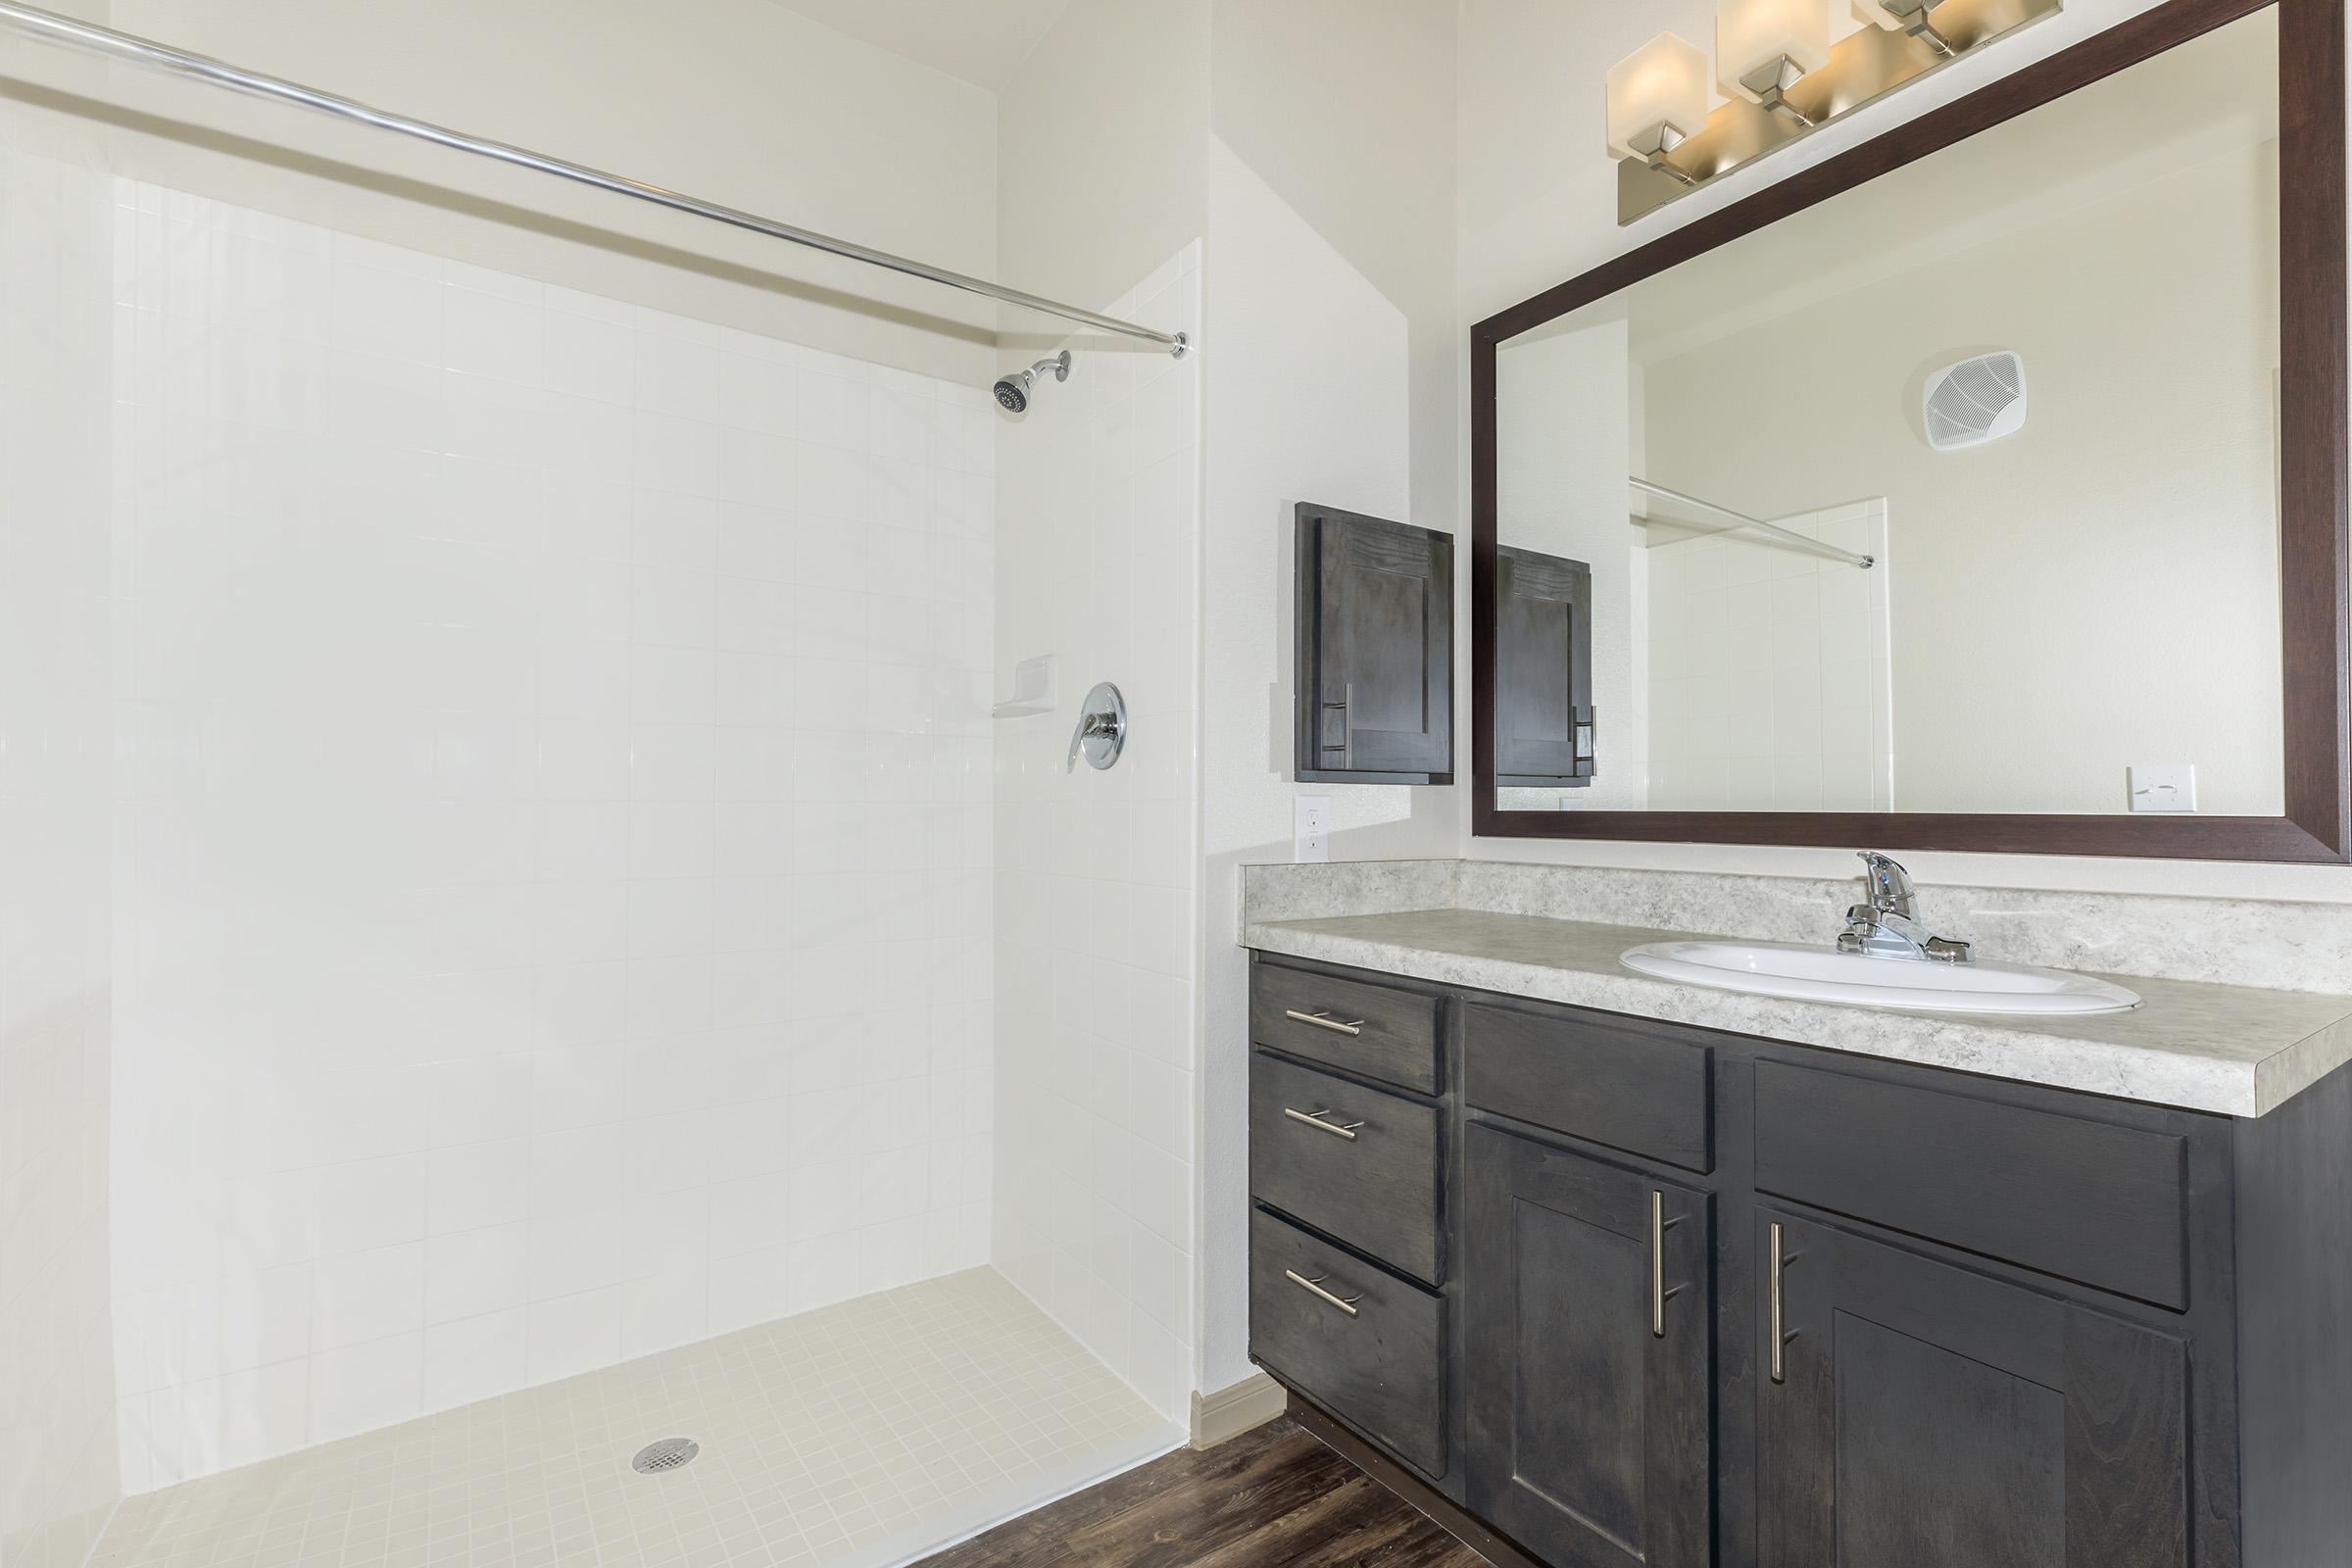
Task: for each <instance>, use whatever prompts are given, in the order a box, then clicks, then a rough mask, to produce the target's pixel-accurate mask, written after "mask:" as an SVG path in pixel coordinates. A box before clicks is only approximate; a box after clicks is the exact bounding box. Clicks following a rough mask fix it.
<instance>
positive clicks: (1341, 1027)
mask: <svg viewBox="0 0 2352 1568" xmlns="http://www.w3.org/2000/svg"><path fill="white" fill-rule="evenodd" d="M1282 1015H1283V1016H1284V1017H1285V1018H1295V1019H1297V1020H1298V1021H1299V1022H1300V1023H1311V1024H1313V1025H1314V1026H1315V1027H1316V1028H1318V1029H1328V1030H1330V1031H1331V1032H1332V1033H1333V1034H1335V1035H1360V1034H1362V1033H1363V1032H1364V1020H1363V1019H1361V1018H1354V1019H1350V1020H1348V1021H1346V1022H1342V1021H1341V1020H1340V1019H1338V1018H1335V1017H1333V1016H1332V1015H1331V1009H1330V1008H1329V1007H1323V1008H1319V1009H1317V1010H1316V1011H1314V1012H1300V1011H1299V1009H1298V1008H1297V1007H1285V1008H1283V1009H1282Z"/></svg>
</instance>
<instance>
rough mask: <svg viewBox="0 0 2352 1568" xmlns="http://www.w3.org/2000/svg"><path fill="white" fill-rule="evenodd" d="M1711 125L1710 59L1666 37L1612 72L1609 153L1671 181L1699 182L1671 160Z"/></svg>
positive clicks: (1669, 35) (1683, 40) (1664, 34)
mask: <svg viewBox="0 0 2352 1568" xmlns="http://www.w3.org/2000/svg"><path fill="white" fill-rule="evenodd" d="M1706 123H1707V53H1706V51H1705V50H1703V49H1701V48H1699V47H1698V45H1696V44H1694V43H1691V41H1690V40H1688V39H1686V38H1681V37H1677V36H1676V35H1675V34H1673V33H1671V32H1661V33H1659V34H1658V35H1657V36H1656V37H1655V38H1652V39H1650V40H1649V42H1647V43H1645V44H1643V45H1642V47H1641V48H1639V49H1637V50H1635V51H1634V52H1633V53H1632V54H1630V55H1627V56H1626V57H1625V58H1624V59H1623V60H1620V61H1618V62H1617V64H1616V65H1615V66H1614V67H1613V68H1611V70H1610V72H1609V150H1610V151H1611V152H1613V153H1615V154H1616V155H1617V156H1618V157H1620V158H1623V159H1626V160H1629V161H1638V162H1639V164H1640V166H1641V167H1642V168H1643V169H1645V170H1647V171H1649V172H1653V173H1655V174H1659V175H1662V176H1664V177H1665V178H1667V179H1669V180H1674V181H1679V182H1680V183H1682V184H1685V185H1694V184H1696V183H1697V180H1696V179H1695V178H1694V177H1693V176H1692V175H1691V174H1690V173H1688V172H1685V171H1684V170H1682V169H1681V168H1679V167H1678V166H1677V165H1676V164H1675V163H1674V162H1673V161H1672V160H1671V159H1670V158H1669V157H1668V155H1669V154H1670V153H1672V152H1673V151H1674V150H1675V149H1676V148H1677V147H1680V146H1681V145H1682V144H1683V143H1684V142H1685V141H1687V140H1689V139H1690V138H1691V137H1692V136H1694V135H1696V134H1698V132H1699V131H1700V130H1702V129H1704V128H1705V126H1706Z"/></svg>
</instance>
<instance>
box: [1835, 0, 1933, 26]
mask: <svg viewBox="0 0 2352 1568" xmlns="http://www.w3.org/2000/svg"><path fill="white" fill-rule="evenodd" d="M1935 9H1936V0H1854V15H1855V16H1857V17H1860V18H1861V19H1862V20H1863V21H1864V22H1875V23H1877V24H1878V25H1880V26H1882V27H1885V28H1886V29H1887V31H1888V32H1901V31H1904V30H1906V29H1908V28H1909V27H1911V26H1912V25H1914V24H1916V23H1918V22H1919V21H1920V20H1921V19H1922V18H1924V17H1925V16H1926V15H1927V14H1928V13H1929V12H1931V11H1933V10H1935Z"/></svg>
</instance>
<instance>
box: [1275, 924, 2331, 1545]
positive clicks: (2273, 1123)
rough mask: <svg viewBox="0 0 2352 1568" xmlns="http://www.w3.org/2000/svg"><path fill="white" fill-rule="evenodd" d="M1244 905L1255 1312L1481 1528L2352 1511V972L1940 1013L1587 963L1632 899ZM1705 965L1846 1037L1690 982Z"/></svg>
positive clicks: (1781, 1540)
mask: <svg viewBox="0 0 2352 1568" xmlns="http://www.w3.org/2000/svg"><path fill="white" fill-rule="evenodd" d="M1656 934H1657V933H1655V932H1651V931H1646V930H1642V929H1636V928H1629V927H1614V926H1608V925H1600V924H1593V923H1588V922H1577V921H1564V920H1552V919H1544V918H1538V917H1531V916H1524V915H1515V914H1506V913H1496V912H1490V911H1481V910H1469V909H1435V910H1426V911H1414V912H1398V913H1389V914H1373V915H1364V916H1356V917H1352V918H1349V917H1341V918H1332V919H1316V920H1304V921H1278V922H1265V923H1257V924H1252V925H1251V926H1250V941H1251V943H1252V944H1253V945H1254V946H1255V947H1256V948H1257V949H1258V950H1259V951H1257V952H1255V953H1254V954H1253V956H1252V962H1251V966H1250V1043H1251V1054H1250V1193H1251V1212H1250V1345H1251V1354H1252V1355H1253V1357H1254V1358H1255V1359H1256V1360H1257V1361H1258V1362H1259V1363H1260V1364H1261V1365H1262V1366H1263V1367H1265V1369H1266V1370H1267V1371H1268V1372H1270V1373H1271V1374H1272V1375H1273V1376H1274V1377H1275V1378H1276V1379H1277V1380H1279V1381H1280V1382H1282V1383H1283V1384H1285V1385H1286V1386H1287V1387H1288V1388H1289V1389H1290V1390H1291V1391H1292V1392H1293V1394H1294V1395H1295V1396H1296V1397H1297V1398H1298V1399H1299V1400H1300V1401H1303V1402H1304V1403H1305V1404H1307V1405H1309V1406H1311V1407H1312V1410H1311V1411H1310V1413H1309V1419H1310V1420H1313V1419H1315V1415H1314V1412H1321V1413H1322V1414H1323V1415H1325V1416H1328V1417H1329V1418H1330V1419H1331V1421H1332V1422H1333V1423H1336V1425H1337V1426H1338V1427H1339V1429H1340V1431H1341V1434H1342V1435H1343V1436H1345V1435H1348V1434H1351V1435H1353V1437H1354V1438H1356V1439H1357V1440H1360V1442H1361V1443H1362V1444H1365V1445H1368V1446H1369V1447H1370V1450H1371V1453H1370V1454H1369V1455H1367V1457H1370V1458H1371V1459H1372V1462H1374V1464H1375V1466H1376V1468H1378V1469H1380V1470H1381V1471H1382V1472H1383V1473H1384V1474H1385V1476H1386V1478H1387V1479H1389V1480H1391V1481H1392V1483H1394V1484H1398V1485H1400V1486H1402V1487H1403V1488H1404V1489H1405V1490H1407V1491H1408V1492H1409V1491H1414V1490H1416V1489H1419V1490H1420V1492H1421V1496H1422V1500H1424V1501H1425V1502H1427V1503H1428V1504H1429V1505H1431V1506H1433V1507H1436V1508H1438V1509H1439V1510H1440V1511H1441V1512H1443V1511H1444V1510H1445V1508H1446V1505H1447V1504H1451V1505H1452V1506H1453V1507H1455V1508H1458V1509H1459V1510H1461V1511H1462V1513H1465V1514H1466V1515H1467V1516H1468V1517H1467V1519H1463V1518H1460V1517H1459V1516H1455V1518H1454V1522H1456V1523H1457V1524H1461V1525H1463V1526H1464V1528H1465V1529H1467V1530H1469V1531H1470V1532H1471V1533H1472V1534H1473V1535H1477V1534H1478V1533H1479V1532H1481V1531H1492V1532H1494V1533H1495V1535H1496V1536H1498V1537H1500V1538H1502V1539H1501V1540H1500V1541H1495V1540H1484V1542H1483V1544H1485V1545H1486V1546H1488V1547H1489V1548H1490V1550H1491V1554H1494V1555H1496V1556H1497V1557H1498V1560H1509V1558H1510V1556H1511V1554H1512V1552H1513V1550H1514V1548H1515V1549H1516V1551H1517V1552H1519V1553H1523V1554H1524V1555H1523V1556H1522V1557H1521V1559H1520V1560H1525V1561H1533V1562H1540V1563H1544V1564H1551V1565H1562V1568H1565V1565H1580V1568H1581V1565H1585V1564H1617V1563H1651V1564H1659V1565H1668V1568H1693V1565H1699V1564H1717V1563H1723V1564H1734V1563H1751V1562H1752V1563H1756V1564H1760V1565H1765V1568H1798V1565H1805V1568H1812V1565H1819V1564H1829V1563H1853V1564H1898V1563H1899V1564H1906V1565H1920V1568H1947V1565H1948V1568H1961V1565H1985V1568H1991V1565H2002V1568H2008V1565H2019V1568H2024V1565H2035V1564H2052V1565H2065V1568H2089V1565H2099V1568H2109V1565H2112V1568H2127V1565H2129V1568H2167V1565H2183V1568H2185V1565H2187V1564H2191V1563H2194V1564H2199V1565H2206V1564H2245V1565H2251V1568H2287V1565H2303V1564H2320V1563H2332V1562H2338V1561H2342V1560H2344V1554H2345V1552H2346V1551H2347V1550H2352V1488H2347V1487H2346V1485H2345V1484H2344V1477H2345V1476H2346V1475H2347V1474H2352V1468H2348V1467H2352V1333H2347V1332H2346V1330H2345V1325H2346V1323H2347V1322H2348V1321H2352V1072H2346V1071H2343V1070H2338V1069H2336V1068H2335V1067H2334V1065H2333V1063H2334V1062H2335V1061H2338V1060H2340V1059H2341V1054H2340V1053H2341V1052H2342V1051H2343V1050H2344V1049H2345V1048H2344V1045H2343V1030H2344V1028H2345V1027H2347V1026H2346V1025H2345V1024H2343V1023H2342V1022H2341V1021H2342V1020H2345V1019H2346V1017H2347V1015H2352V999H2344V998H2332V997H2323V996H2317V995H2311V994H2295V993H2283V992H2268V991H2261V990H2256V989H2253V988H2245V987H2229V986H2214V985H2193V984H2184V983H2168V982H2160V981H2149V982H2139V984H2142V985H2144V987H2145V988H2146V989H2147V990H2148V992H2149V1002H2148V1005H2146V1006H2145V1007H2143V1008H2141V1009H2140V1010H2138V1011H2136V1012H2130V1013H2120V1014H2114V1015H2109V1016H2108V1017H2105V1018H2102V1019H2098V1020H2090V1019H2082V1020H2068V1021H2066V1022H2064V1023H2051V1022H2049V1021H2048V1020H2039V1019H2003V1018H1989V1017H1979V1018H1971V1019H1968V1020H1965V1021H1955V1020H1945V1019H1925V1018H1921V1017H1919V1016H1916V1015H1894V1014H1880V1013H1874V1012H1870V1011H1867V1010H1863V1009H1857V1008H1844V1007H1834V1006H1825V1005H1818V1004H1794V1005H1791V1004H1781V1003H1777V1002H1774V1003H1760V1002H1759V1001H1758V1000H1757V999H1753V998H1738V997H1732V996H1729V995H1728V994H1719V993H1712V992H1704V993H1702V992H1698V991H1696V990H1694V989H1692V988H1691V987H1687V986H1681V985H1676V984H1672V983H1666V982H1658V981H1651V980H1646V979H1642V978H1641V977H1638V976H1634V975H1632V974H1630V973H1619V972H1616V971H1615V966H1614V962H1613V960H1614V955H1615V954H1616V953H1617V952H1618V951H1619V950H1621V949H1623V948H1625V947H1627V946H1630V945H1633V944H1634V943H1636V942H1639V941H1642V940H1644V939H1647V938H1650V937H1654V936H1655V935H1656ZM1281 949H1290V950H1293V951H1290V952H1283V951H1278V950H1281ZM1318 952H1320V953H1345V954H1349V955H1353V956H1358V957H1359V961H1358V962H1356V963H1350V964H1341V963H1333V962H1330V961H1324V960H1320V959H1318V958H1316V957H1313V956H1306V955H1310V954H1314V953H1318ZM1547 955H1548V956H1547ZM1366 962H1369V963H1370V964H1372V965H1376V967H1366V966H1363V965H1364V963H1366ZM1431 976H1438V977H1441V978H1430V977H1431ZM1446 976H1462V977H1465V979H1476V980H1481V981H1485V982H1488V984H1487V985H1480V984H1469V983H1463V982H1462V981H1461V980H1449V979H1446V978H1443V977H1446ZM1513 977H1518V978H1516V979H1514V978H1513ZM1495 981H1501V982H1502V983H1504V984H1505V985H1519V984H1521V983H1522V982H1523V981H1524V982H1526V983H1525V985H1524V989H1526V990H1531V991H1544V992H1550V993H1553V994H1555V995H1557V994H1560V993H1563V992H1565V993H1567V994H1571V995H1574V994H1578V992H1579V991H1580V990H1581V989H1584V988H1588V987H1589V988H1593V989H1595V991H1596V994H1605V995H1606V996H1607V998H1608V999H1609V1001H1610V1002H1611V1003H1612V1004H1613V1005H1612V1006H1610V1007H1606V1008H1603V1007H1594V1006H1588V1005H1562V1004H1561V1003H1559V1002H1556V1001H1546V1000H1540V999H1538V998H1536V997H1531V996H1527V995H1514V994H1511V993H1510V992H1509V991H1508V990H1503V989H1489V988H1488V986H1489V985H1492V984H1493V983H1494V982H1495ZM1629 1006H1630V1007H1632V1008H1634V1009H1638V1010H1627V1008H1628V1007H1629ZM1709 1009H1712V1012H1711V1014H1710V1012H1709ZM1740 1009H1747V1010H1748V1015H1749V1016H1752V1017H1753V1018H1755V1019H1756V1020H1757V1021H1758V1027H1759V1028H1769V1029H1770V1030H1771V1031H1772V1032H1773V1033H1775V1034H1782V1035H1787V1034H1789V1033H1791V1032H1797V1033H1802V1032H1805V1031H1807V1030H1808V1029H1809V1028H1814V1027H1818V1029H1819V1032H1820V1033H1821V1034H1822V1035H1823V1036H1824V1037H1827V1038H1835V1039H1838V1040H1841V1041H1845V1042H1847V1043H1849V1044H1850V1045H1853V1046H1860V1047H1863V1048H1864V1049H1862V1050H1852V1049H1848V1050H1835V1051H1832V1050H1819V1049H1812V1048H1810V1047H1808V1046H1806V1045H1802V1044H1794V1043H1789V1041H1788V1040H1787V1039H1771V1038H1762V1037H1761V1036H1760V1035H1758V1034H1753V1033H1742V1032H1737V1031H1734V1030H1728V1029H1724V1028H1720V1027H1700V1026H1696V1025H1694V1024H1692V1023H1689V1022H1684V1021H1677V1020H1679V1019H1680V1018H1686V1017H1689V1016H1691V1015H1692V1013H1693V1012H1698V1013H1700V1014H1702V1015H1711V1016H1713V1017H1715V1018H1717V1019H1718V1020H1729V1019H1731V1018H1735V1017H1738V1016H1740V1015H1741V1014H1740ZM1645 1014H1647V1015H1645ZM2233 1018H2234V1019H2235V1022H2236V1023H2237V1024H2239V1025H2242V1027H2243V1029H2244V1030H2245V1031H2246V1035H2247V1040H2246V1049H2245V1050H2243V1051H2234V1052H2228V1053H2222V1054H2220V1056H2227V1057H2228V1058H2229V1059H2228V1060H2227V1061H2223V1063H2222V1070H2221V1071H2219V1072H2217V1073H2215V1074H2211V1075H2207V1076H2203V1077H2200V1076H2199V1075H2198V1074H2196V1073H2194V1072H2191V1071H2187V1070H2185V1069H2186V1068H2187V1067H2188V1066H2189V1064H2190V1063H2191V1062H2192V1061H2193V1060H2194V1058H2195V1056H2196V1052H2195V1050H2194V1049H2193V1048H2192V1047H2191V1045H2190V1044H2189V1038H2190V1037H2204V1036H2208V1035H2215V1034H2218V1033H2224V1032H2227V1031H2229V1029H2230V1028H2231V1027H2232V1019H2233ZM2051 1031H2056V1033H2055V1034H2053V1033H2051ZM1874 1033H1875V1034H1877V1035H1879V1036H1880V1037H1881V1038H1878V1039H1875V1040H1867V1041H1866V1040H1864V1039H1863V1038H1862V1036H1864V1035H1869V1034H1874ZM2052 1039H2063V1040H2068V1041H2071V1042H2072V1044H2073V1046H2074V1047H2075V1053H2074V1054H2071V1055H2070V1054H2068V1053H2067V1052H2065V1051H2051V1050H2046V1049H2044V1047H2045V1046H2046V1045H2047V1043H2048V1042H2049V1041H2050V1040H2052ZM2004 1045H2006V1047H2007V1048H2008V1049H2006V1050H2004ZM2272 1047H2276V1050H2272V1049H2270V1048H2272ZM1951 1053H1960V1054H1964V1055H1967V1056H1969V1057H1970V1058H1971V1059H1974V1060H1976V1061H1977V1062H1978V1063H1979V1064H1980V1067H1981V1069H1982V1070H1979V1071H1975V1072H1963V1071H1956V1070H1952V1069H1951V1068H1949V1067H1943V1066H1927V1065H1920V1064H1919V1062H1920V1061H1921V1060H1928V1061H1934V1060H1940V1059H1949V1054H1951ZM1906 1055H1908V1056H1912V1057H1914V1058H1916V1059H1911V1060H1906V1059H1900V1058H1902V1057H1904V1056H1906ZM2220 1056H2217V1057H2216V1059H2217V1060H2219V1059H2220ZM2235 1063H2242V1064H2243V1065H2244V1066H2245V1067H2246V1069H2247V1071H2246V1072H2245V1074H2244V1075H2243V1076H2242V1078H2239V1077H2237V1076H2234V1074H2233V1071H2232V1064H2235ZM2265 1064H2267V1065H2268V1066H2269V1067H2270V1069H2271V1072H2270V1075H2269V1077H2268V1078H2267V1079H2266V1080H2264V1081H2265V1083H2266V1085H2267V1087H2266V1088H2265V1089H2263V1090H2261V1091H2259V1092H2257V1091H2255V1090H2254V1088H2253V1085H2254V1084H2255V1082H2256V1080H2257V1079H2259V1078H2262V1077H2263V1074H2262V1072H2261V1070H2260V1069H2261V1068H2262V1067H2263V1066H2264V1065H2265ZM2019 1074H2031V1075H2033V1076H2036V1077H2040V1078H2043V1079H2045V1080H2048V1079H2052V1078H2055V1079H2059V1080H2069V1079H2071V1080H2074V1081H2076V1082H2081V1083H2088V1082H2104V1083H2105V1084H2106V1085H2107V1086H2108V1087H2109V1089H2110V1092H2107V1093H2087V1092H2084V1091H2083V1090H2082V1088H2070V1087H2053V1086H2052V1084H2051V1083H2050V1082H2047V1081H2044V1082H2024V1081H2019V1076H2018V1075H2019ZM2282 1074H2284V1076H2281V1075H2282ZM2305 1079H2309V1080H2311V1081H2309V1082H2305V1081H2303V1080H2305ZM2119 1090H2120V1091H2124V1092H2120V1093H2119V1092H2114V1091H2119ZM2241 1092H2244V1093H2250V1094H2254V1093H2258V1094H2261V1095H2271V1096H2282V1097H2283V1098H2281V1099H2280V1100H2279V1101H2278V1103H2275V1104H2267V1105H2261V1104H2260V1100H2259V1099H2257V1100H2256V1101H2254V1102H2252V1103H2248V1104H2247V1105H2246V1108H2249V1109H2251V1108H2254V1107H2255V1106H2256V1105H2260V1108H2261V1109H2262V1111H2263V1113H2262V1114H2258V1115H2255V1114H2229V1113H2226V1112H2223V1111H2220V1110H2217V1109H2213V1108H2200V1107H2199V1105H2198V1104H2197V1102H2207V1103H2212V1104H2220V1103H2229V1101H2230V1097H2232V1096H2234V1095H2236V1094H2239V1093H2241ZM2133 1093H2139V1094H2146V1095H2151V1096H2153V1097H2155V1099H2156V1100H2157V1101H2165V1100H2170V1101H2173V1102H2181V1101H2187V1102H2190V1103H2188V1104H2182V1103H2151V1101H2149V1100H2142V1099H2135V1098H2132V1095H2133ZM1383 1459H1385V1461H1386V1462H1385V1463H1383V1462H1381V1461H1382V1460H1383Z"/></svg>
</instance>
